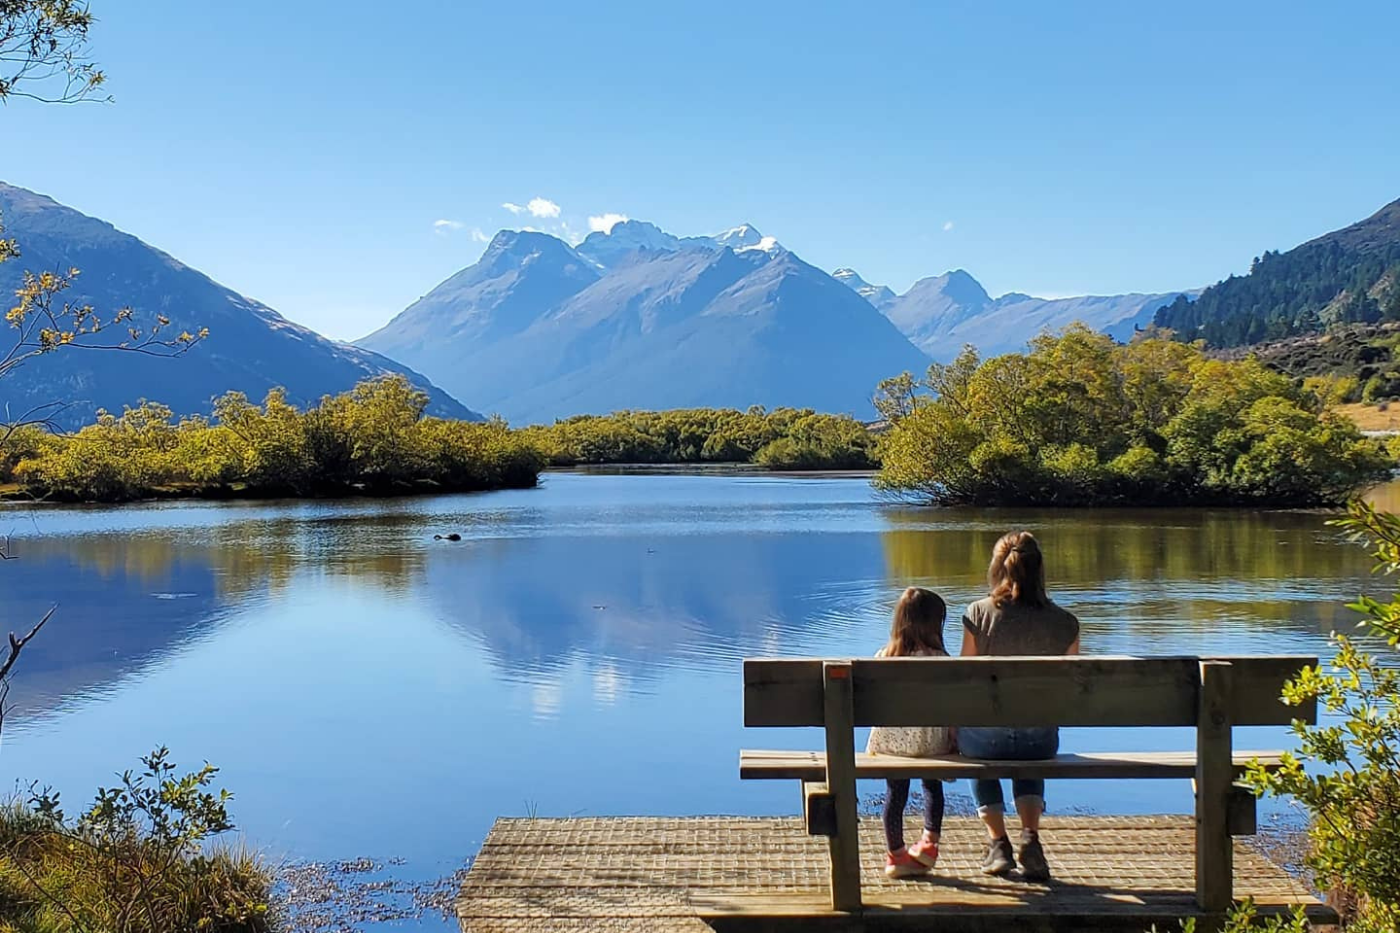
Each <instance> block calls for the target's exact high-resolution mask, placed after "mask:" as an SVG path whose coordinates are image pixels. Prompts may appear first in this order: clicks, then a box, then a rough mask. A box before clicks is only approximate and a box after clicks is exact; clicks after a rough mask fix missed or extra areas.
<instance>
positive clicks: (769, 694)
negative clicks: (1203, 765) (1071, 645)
mask: <svg viewBox="0 0 1400 933" xmlns="http://www.w3.org/2000/svg"><path fill="white" fill-rule="evenodd" d="M830 660H836V659H830ZM1207 660H1210V661H1226V662H1229V664H1230V681H1229V683H1230V690H1229V694H1230V695H1229V698H1228V710H1229V712H1228V719H1227V720H1226V721H1228V722H1229V723H1230V724H1231V725H1235V726H1276V725H1288V724H1289V723H1291V722H1292V721H1293V720H1295V719H1297V720H1302V721H1304V722H1308V723H1312V722H1316V720H1317V705H1316V703H1315V702H1310V703H1305V704H1302V705H1300V706H1288V705H1286V704H1284V703H1283V702H1282V701H1281V700H1280V699H1279V698H1280V696H1281V695H1282V693H1283V685H1284V683H1285V682H1286V681H1288V680H1290V679H1292V678H1294V677H1296V676H1297V675H1298V672H1299V671H1301V670H1302V669H1303V668H1304V667H1307V666H1310V665H1316V664H1317V658H1309V657H1259V656H1254V657H1243V656H1234V657H1230V656H1224V657H1219V658H1198V657H1164V658H1131V657H1070V658H1008V657H997V658H989V657H980V658H889V659H874V658H861V659H855V660H846V659H840V662H839V663H841V664H842V665H846V664H849V671H850V679H851V689H852V699H853V713H854V722H853V724H854V725H856V726H919V725H946V726H1193V725H1197V720H1198V718H1199V716H1198V711H1199V709H1200V690H1201V682H1202V681H1201V670H1200V667H1201V662H1202V661H1207ZM827 663H829V661H828V660H824V659H821V658H801V659H788V660H767V659H750V660H746V661H744V725H746V726H821V725H824V724H826V721H827V720H826V707H825V703H826V697H825V680H824V677H825V674H824V667H825V665H826V664H827Z"/></svg>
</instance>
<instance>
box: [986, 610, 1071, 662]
mask: <svg viewBox="0 0 1400 933" xmlns="http://www.w3.org/2000/svg"><path fill="white" fill-rule="evenodd" d="M963 627H964V628H965V629H967V631H968V632H970V633H971V634H972V638H973V640H974V642H975V643H976V645H977V653H978V654H979V655H1003V656H1004V655H1058V654H1064V653H1065V652H1066V651H1068V650H1069V648H1070V646H1071V645H1073V644H1074V641H1075V639H1077V638H1078V637H1079V620H1078V619H1077V618H1075V617H1074V614H1073V613H1071V612H1068V611H1067V610H1064V609H1061V608H1060V607H1059V606H1057V605H1055V604H1054V603H1048V604H1047V605H1045V606H1043V607H1039V608H1037V607H1035V606H1020V605H1017V604H1015V603H1011V604H1008V605H1006V606H1002V607H998V606H997V605H996V604H995V603H993V602H992V598H991V597H990V596H988V597H987V598H985V599H979V600H978V601H977V602H975V603H973V604H972V605H970V606H968V607H967V611H966V612H965V613H963Z"/></svg>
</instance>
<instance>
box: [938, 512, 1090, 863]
mask: <svg viewBox="0 0 1400 933" xmlns="http://www.w3.org/2000/svg"><path fill="white" fill-rule="evenodd" d="M987 583H988V585H989V587H990V588H991V594H990V595H989V596H987V598H985V599H980V600H978V601H977V602H975V603H973V604H972V605H970V606H968V607H967V612H966V613H965V614H964V615H963V642H962V656H963V657H980V656H999V655H1000V656H1004V655H1066V654H1078V653H1079V620H1078V619H1076V618H1075V617H1074V616H1073V615H1072V614H1071V613H1069V612H1067V611H1065V610H1064V609H1061V608H1060V607H1059V606H1057V605H1055V604H1054V603H1053V602H1051V601H1050V598H1049V597H1048V596H1046V595H1045V562H1044V559H1043V558H1042V556H1041V553H1040V545H1039V544H1038V543H1037V542H1036V540H1035V538H1034V537H1033V536H1032V535H1031V533H1030V532H1028V531H1017V532H1012V533H1011V534H1008V535H1005V536H1003V537H1002V539H1001V540H999V541H998V542H997V543H996V546H995V547H994V548H992V564H991V567H989V568H988V570H987ZM958 747H959V751H961V752H962V754H964V755H966V756H967V757H969V758H987V759H993V760H999V761H1026V760H1034V759H1040V758H1053V757H1054V756H1055V754H1056V753H1057V752H1058V751H1059V750H1060V731H1059V729H1058V728H1057V727H1055V726H1050V727H1043V728H966V729H960V730H959V731H958ZM1011 791H1012V795H1013V797H1014V799H1015V801H1016V813H1017V814H1018V815H1019V816H1020V818H1021V839H1020V847H1019V851H1018V852H1017V853H1016V854H1015V855H1014V856H1013V855H1012V851H1011V840H1010V839H1008V838H1007V836H1006V819H1005V809H1006V804H1005V802H1004V800H1003V798H1002V792H1001V782H1000V781H995V780H974V781H973V782H972V795H973V797H974V798H975V799H976V801H977V815H978V816H980V817H981V818H982V824H983V825H984V826H986V827H987V837H988V844H987V855H986V858H984V859H983V861H982V871H983V872H985V873H986V874H989V875H1005V874H1007V873H1008V872H1010V871H1011V870H1012V869H1014V868H1015V867H1016V863H1017V861H1018V860H1019V862H1020V864H1021V876H1022V877H1023V878H1025V879H1026V880H1028V881H1047V880H1049V878H1050V866H1049V865H1048V864H1047V863H1046V861H1045V851H1044V849H1042V848H1041V845H1040V816H1041V814H1042V813H1044V812H1045V781H1043V780H1029V779H1021V778H1018V779H1016V780H1014V781H1012V782H1011Z"/></svg>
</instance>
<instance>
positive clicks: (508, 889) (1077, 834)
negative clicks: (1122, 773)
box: [457, 816, 1335, 933]
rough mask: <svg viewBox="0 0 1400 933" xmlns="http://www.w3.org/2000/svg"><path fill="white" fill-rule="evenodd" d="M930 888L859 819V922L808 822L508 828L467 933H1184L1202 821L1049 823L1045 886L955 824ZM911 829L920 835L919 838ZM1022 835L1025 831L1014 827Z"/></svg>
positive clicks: (468, 908)
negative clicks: (893, 861)
mask: <svg viewBox="0 0 1400 933" xmlns="http://www.w3.org/2000/svg"><path fill="white" fill-rule="evenodd" d="M945 830H946V831H945V835H944V842H943V847H942V848H943V855H942V859H941V860H940V862H939V866H938V869H937V871H936V872H935V873H934V874H933V875H932V876H931V877H930V878H929V879H927V880H912V881H911V880H905V881H889V880H887V879H886V878H885V877H884V874H883V871H882V868H883V857H884V856H883V841H882V839H881V837H880V824H879V820H878V819H871V818H866V819H862V820H861V826H860V831H861V850H862V860H861V866H862V879H861V881H862V885H863V889H864V894H865V899H866V908H865V910H864V912H863V913H862V914H861V915H860V916H859V917H852V916H849V915H845V914H836V913H833V912H831V911H830V910H829V909H828V905H829V904H830V901H829V892H828V874H827V871H828V861H827V854H826V840H825V839H822V838H818V837H812V836H808V835H807V834H806V833H805V832H804V831H803V828H802V825H801V822H800V821H799V820H798V819H796V818H783V819H779V818H743V819H740V818H709V817H701V818H669V819H668V818H659V819H658V818H598V819H558V820H554V819H533V820H532V819H502V820H498V821H497V822H496V825H495V826H494V827H493V828H492V830H491V833H490V835H488V836H487V838H486V843H485V845H484V846H483V847H482V849H481V853H480V855H479V856H478V857H477V859H476V861H475V863H474V864H473V865H472V867H471V870H470V871H469V872H468V874H467V877H466V880H465V882H464V883H463V885H462V890H461V893H460V895H459V897H458V901H457V915H458V918H459V920H460V923H461V928H462V931H463V933H525V931H531V933H537V931H559V933H575V931H577V933H583V931H627V933H643V931H646V933H682V931H685V933H704V931H707V930H718V931H721V933H724V931H736V933H737V931H770V930H771V931H780V930H782V931H786V930H793V931H797V930H802V931H806V930H814V931H816V930H833V931H835V930H841V931H846V930H851V931H856V930H862V931H864V930H869V931H875V930H937V931H940V933H943V931H962V930H968V931H979V933H980V931H992V930H1018V931H1020V930H1028V931H1033V930H1086V929H1096V930H1133V931H1137V933H1145V931H1146V930H1147V929H1148V928H1149V927H1150V926H1152V924H1154V923H1156V924H1158V925H1159V926H1160V927H1161V928H1162V929H1163V930H1176V929H1177V923H1176V921H1177V920H1178V919H1179V918H1181V917H1186V916H1192V915H1196V914H1197V911H1196V907H1195V902H1194V898H1193V891H1194V868H1195V856H1194V835H1193V821H1192V818H1191V817H1181V816H1158V817H1151V816H1149V817H1097V816H1096V817H1059V816H1056V817H1053V818H1047V820H1046V826H1045V829H1044V831H1043V832H1042V839H1043V840H1044V842H1045V848H1046V855H1047V856H1048V858H1049V860H1050V865H1051V869H1052V871H1053V872H1054V876H1055V877H1054V880H1053V881H1052V882H1051V883H1049V884H1048V885H1037V884H1028V883H1025V882H1021V881H1018V880H1015V879H1014V878H1011V879H998V878H988V877H986V876H984V875H982V874H981V873H980V872H979V871H978V864H979V862H980V859H981V855H982V838H983V837H982V829H981V826H980V825H979V824H978V823H977V821H976V820H975V819H970V818H965V817H964V818H950V819H949V820H948V823H947V826H946V827H945ZM917 832H918V827H916V826H915V824H914V823H913V822H912V821H911V823H910V825H909V838H910V839H915V838H917ZM1012 838H1013V839H1014V838H1015V836H1014V829H1013V837H1012ZM1235 894H1236V897H1238V898H1240V899H1244V898H1251V899H1253V900H1254V902H1255V903H1256V904H1257V905H1258V906H1259V908H1260V912H1261V913H1271V912H1276V911H1278V910H1281V909H1284V908H1286V907H1287V906H1289V905H1294V904H1302V905H1305V906H1306V907H1307V909H1308V911H1309V914H1310V915H1311V916H1312V917H1313V918H1314V919H1315V920H1316V921H1318V922H1321V923H1330V922H1335V915H1334V914H1332V912H1331V911H1330V910H1329V909H1328V908H1326V907H1325V906H1324V905H1322V904H1320V903H1319V902H1318V901H1317V900H1316V899H1315V898H1313V897H1312V896H1310V895H1309V894H1308V892H1307V891H1306V890H1305V889H1304V888H1303V887H1302V886H1301V885H1299V884H1298V883H1297V882H1296V881H1294V880H1293V879H1292V878H1290V877H1289V876H1288V875H1287V874H1286V873H1285V872H1284V871H1283V870H1282V869H1281V868H1279V867H1278V866H1276V865H1274V864H1273V863H1271V862H1269V861H1268V860H1267V859H1265V858H1264V857H1263V856H1261V855H1260V854H1259V853H1258V852H1256V851H1255V850H1254V849H1252V848H1250V847H1249V846H1247V845H1244V844H1241V843H1239V842H1236V844H1235Z"/></svg>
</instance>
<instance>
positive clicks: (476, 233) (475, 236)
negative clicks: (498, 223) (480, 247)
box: [472, 227, 491, 243]
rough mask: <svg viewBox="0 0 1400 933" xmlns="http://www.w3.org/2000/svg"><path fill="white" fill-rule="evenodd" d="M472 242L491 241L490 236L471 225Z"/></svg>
mask: <svg viewBox="0 0 1400 933" xmlns="http://www.w3.org/2000/svg"><path fill="white" fill-rule="evenodd" d="M472 242H473V243H490V242H491V238H490V237H489V236H487V235H486V234H485V233H482V232H481V228H480V227H472Z"/></svg>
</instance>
